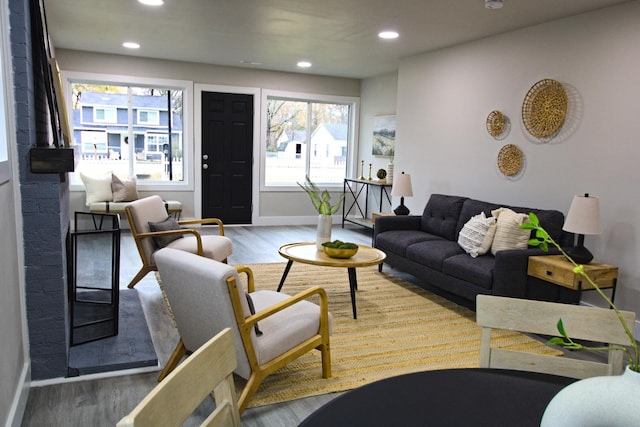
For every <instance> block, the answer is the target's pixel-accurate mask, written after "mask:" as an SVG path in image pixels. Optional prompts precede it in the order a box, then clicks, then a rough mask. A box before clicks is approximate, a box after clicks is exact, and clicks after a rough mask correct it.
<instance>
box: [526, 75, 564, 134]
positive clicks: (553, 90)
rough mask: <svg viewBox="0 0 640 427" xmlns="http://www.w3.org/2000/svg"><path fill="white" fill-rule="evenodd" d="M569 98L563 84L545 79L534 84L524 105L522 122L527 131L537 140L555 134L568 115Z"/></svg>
mask: <svg viewBox="0 0 640 427" xmlns="http://www.w3.org/2000/svg"><path fill="white" fill-rule="evenodd" d="M567 105H568V98H567V92H566V91H565V90H564V87H563V86H562V84H561V83H560V82H558V81H556V80H552V79H544V80H540V81H539V82H538V83H536V84H534V85H533V86H532V87H531V89H529V92H527V95H526V96H525V97H524V102H523V103H522V121H523V123H524V127H525V128H526V129H527V131H528V132H529V133H530V134H531V135H532V136H535V137H537V138H548V137H550V136H552V135H553V134H555V133H556V132H557V131H558V130H559V129H560V127H561V126H562V124H563V123H564V119H565V116H566V115H567Z"/></svg>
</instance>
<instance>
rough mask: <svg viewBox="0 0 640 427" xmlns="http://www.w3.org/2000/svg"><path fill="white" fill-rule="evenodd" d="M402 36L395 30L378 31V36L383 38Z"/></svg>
mask: <svg viewBox="0 0 640 427" xmlns="http://www.w3.org/2000/svg"><path fill="white" fill-rule="evenodd" d="M399 36H400V34H398V33H397V32H395V31H381V32H379V33H378V37H380V38H381V39H387V40H390V39H397V38H398V37H399Z"/></svg>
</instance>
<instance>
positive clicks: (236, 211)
mask: <svg viewBox="0 0 640 427" xmlns="http://www.w3.org/2000/svg"><path fill="white" fill-rule="evenodd" d="M252 156H253V95H244V94H233V93H217V92H202V217H203V218H211V217H215V218H220V219H221V220H222V221H223V222H224V223H225V224H250V223H251V195H252V175H251V173H252V163H253V161H252V160H253V157H252Z"/></svg>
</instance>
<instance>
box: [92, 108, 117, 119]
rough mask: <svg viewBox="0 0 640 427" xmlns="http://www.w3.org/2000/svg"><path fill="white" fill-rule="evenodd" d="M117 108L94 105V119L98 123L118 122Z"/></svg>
mask: <svg viewBox="0 0 640 427" xmlns="http://www.w3.org/2000/svg"><path fill="white" fill-rule="evenodd" d="M116 114H117V110H116V109H115V108H105V107H94V109H93V120H94V121H95V122H96V123H117V121H118V118H117V115H116Z"/></svg>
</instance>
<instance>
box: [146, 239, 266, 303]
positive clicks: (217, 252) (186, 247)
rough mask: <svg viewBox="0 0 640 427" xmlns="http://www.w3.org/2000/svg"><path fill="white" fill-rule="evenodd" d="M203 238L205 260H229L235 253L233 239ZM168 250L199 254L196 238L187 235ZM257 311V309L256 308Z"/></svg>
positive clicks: (172, 243) (177, 240)
mask: <svg viewBox="0 0 640 427" xmlns="http://www.w3.org/2000/svg"><path fill="white" fill-rule="evenodd" d="M201 238H202V250H203V251H204V256H205V258H211V259H216V260H223V259H227V258H228V257H229V256H230V255H231V253H232V252H233V245H232V243H231V239H229V238H228V237H225V236H208V235H207V236H201ZM166 247H167V248H172V249H179V250H181V251H185V252H190V253H192V254H197V253H198V244H197V240H196V237H195V236H192V235H190V234H185V235H184V238H182V239H176V240H174V241H173V242H170V243H169V244H168V245H167V246H166ZM154 255H155V252H154V253H153V255H151V257H152V260H154V261H153V262H155V259H154V258H155V257H154ZM256 310H257V308H256Z"/></svg>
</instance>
